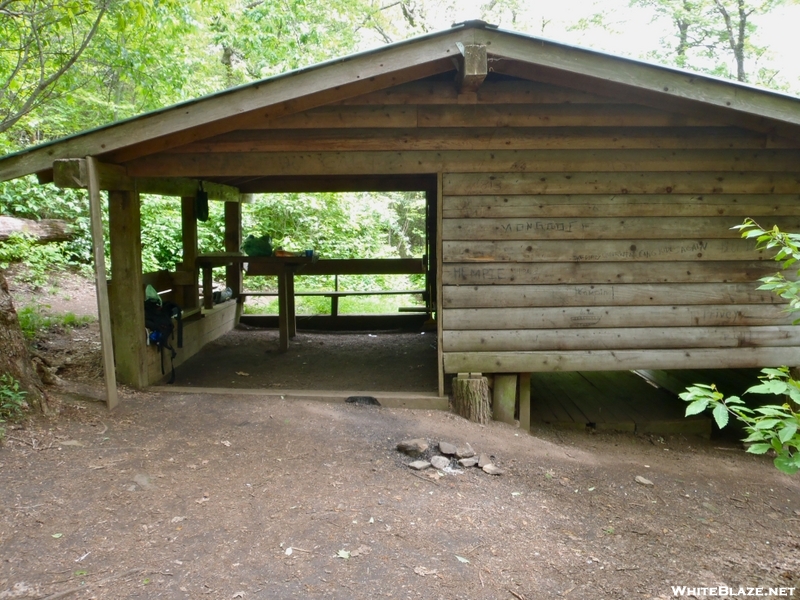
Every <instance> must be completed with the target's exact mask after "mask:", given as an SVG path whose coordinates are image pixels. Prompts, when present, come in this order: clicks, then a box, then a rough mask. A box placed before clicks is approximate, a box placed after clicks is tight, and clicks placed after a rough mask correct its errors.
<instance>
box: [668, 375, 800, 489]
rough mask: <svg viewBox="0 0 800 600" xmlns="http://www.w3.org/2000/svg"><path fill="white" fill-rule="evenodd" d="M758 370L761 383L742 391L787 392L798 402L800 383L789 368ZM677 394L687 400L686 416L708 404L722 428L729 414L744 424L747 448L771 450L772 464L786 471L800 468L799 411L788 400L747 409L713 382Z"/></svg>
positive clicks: (697, 411) (760, 451)
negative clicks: (725, 395)
mask: <svg viewBox="0 0 800 600" xmlns="http://www.w3.org/2000/svg"><path fill="white" fill-rule="evenodd" d="M761 372H762V373H763V374H764V375H762V376H761V377H760V378H759V379H760V380H761V383H760V384H758V385H755V386H753V387H751V388H750V389H748V390H747V391H746V392H745V393H746V394H774V395H776V396H780V397H784V398H785V397H786V396H788V397H789V398H791V399H792V400H793V401H794V402H797V403H800V383H798V382H797V381H795V380H794V379H792V377H791V376H790V375H789V369H787V368H786V367H781V368H780V369H762V371H761ZM680 397H681V398H682V399H683V400H686V401H687V402H690V404H689V406H687V407H686V416H687V417H688V416H689V415H696V414H699V413H701V412H703V411H704V410H706V409H707V408H711V409H712V411H711V412H712V414H713V415H714V420H715V421H716V422H717V425H718V426H719V427H720V429H722V428H723V427H725V426H726V425H727V424H728V420H729V417H730V416H733V417H734V418H736V419H738V420H739V421H740V422H741V423H743V424H744V428H745V431H747V433H748V436H747V437H746V438H745V439H744V440H743V441H744V442H745V443H748V444H750V446H748V448H747V451H748V452H750V453H751V454H765V453H766V452H768V451H770V450H774V451H775V454H776V456H775V460H774V464H775V467H776V468H778V469H780V470H781V471H783V472H784V473H788V474H790V475H793V474H794V473H797V471H799V470H800V433H798V430H800V413H799V412H795V411H794V410H793V409H792V407H791V406H790V405H789V403H788V402H785V403H783V404H780V405H777V404H770V405H766V406H761V407H759V408H754V409H751V408H748V407H747V406H745V405H744V401H743V400H742V399H741V398H739V397H738V396H730V397H728V398H725V397H724V395H723V394H722V392H720V391H719V390H718V389H717V387H716V386H715V385H713V384H712V385H703V384H695V385H693V386H691V387H689V388H688V389H687V390H686V391H685V392H683V393H682V394H681V395H680Z"/></svg>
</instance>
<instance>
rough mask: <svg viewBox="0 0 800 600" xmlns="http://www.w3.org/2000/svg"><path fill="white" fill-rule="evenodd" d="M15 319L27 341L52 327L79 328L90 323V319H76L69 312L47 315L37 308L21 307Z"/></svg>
mask: <svg viewBox="0 0 800 600" xmlns="http://www.w3.org/2000/svg"><path fill="white" fill-rule="evenodd" d="M17 317H18V319H19V325H20V328H21V329H22V334H23V335H24V336H25V337H26V338H28V339H34V338H36V337H38V336H39V334H41V333H42V332H44V331H47V330H48V329H51V328H53V327H57V326H60V327H67V328H70V327H80V326H81V325H86V324H87V323H89V322H91V321H92V317H78V316H76V315H75V314H74V313H71V312H68V313H65V314H63V315H49V314H47V313H45V312H44V311H42V309H41V308H39V307H38V306H23V307H22V308H20V309H19V310H18V311H17Z"/></svg>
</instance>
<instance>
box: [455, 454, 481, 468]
mask: <svg viewBox="0 0 800 600" xmlns="http://www.w3.org/2000/svg"><path fill="white" fill-rule="evenodd" d="M458 464H459V465H461V466H462V467H464V468H469V467H474V466H475V465H477V464H478V457H477V456H470V457H469V458H462V459H461V460H459V461H458Z"/></svg>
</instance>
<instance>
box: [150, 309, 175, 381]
mask: <svg viewBox="0 0 800 600" xmlns="http://www.w3.org/2000/svg"><path fill="white" fill-rule="evenodd" d="M159 300H160V298H159ZM172 319H175V320H176V322H177V323H178V348H183V322H182V321H181V307H180V306H178V305H177V304H175V303H174V302H158V301H156V300H153V299H147V300H145V301H144V326H145V327H146V328H147V330H148V333H147V344H148V345H150V344H153V345H155V346H157V347H158V349H159V350H160V351H161V374H162V375H164V374H165V372H164V349H165V348H166V349H168V350H169V351H170V357H169V361H170V365H171V366H172V373H171V374H170V379H169V383H175V365H174V364H173V360H174V359H175V357H176V356H177V355H178V353H177V352H175V348H173V347H172V345H171V344H170V342H169V340H170V338H171V337H172V333H173V330H174V326H173V325H172Z"/></svg>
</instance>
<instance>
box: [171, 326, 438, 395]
mask: <svg viewBox="0 0 800 600" xmlns="http://www.w3.org/2000/svg"><path fill="white" fill-rule="evenodd" d="M208 350H209V351H208V352H201V353H199V354H196V355H195V356H193V357H192V358H190V359H189V360H188V361H186V362H185V363H183V364H182V365H181V366H179V367H178V369H177V372H176V380H175V383H176V385H181V386H196V387H228V386H230V387H237V388H254V389H265V388H267V389H268V388H284V389H303V390H336V389H339V390H342V389H344V390H359V391H363V392H367V391H376V392H377V391H394V392H434V393H435V392H436V391H437V389H438V385H439V383H438V374H437V372H436V364H437V363H436V334H435V333H430V332H427V333H400V332H395V331H372V332H348V333H337V332H319V333H317V332H307V331H300V332H298V334H297V337H295V338H293V339H292V340H290V342H289V350H288V351H287V352H284V353H281V352H278V332H277V331H275V330H264V329H249V328H248V329H237V330H235V331H232V332H230V333H228V334H226V335H224V336H222V337H221V338H219V339H218V340H216V341H214V342H212V343H211V344H209V345H208Z"/></svg>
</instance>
